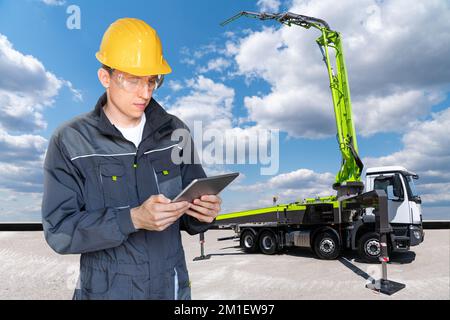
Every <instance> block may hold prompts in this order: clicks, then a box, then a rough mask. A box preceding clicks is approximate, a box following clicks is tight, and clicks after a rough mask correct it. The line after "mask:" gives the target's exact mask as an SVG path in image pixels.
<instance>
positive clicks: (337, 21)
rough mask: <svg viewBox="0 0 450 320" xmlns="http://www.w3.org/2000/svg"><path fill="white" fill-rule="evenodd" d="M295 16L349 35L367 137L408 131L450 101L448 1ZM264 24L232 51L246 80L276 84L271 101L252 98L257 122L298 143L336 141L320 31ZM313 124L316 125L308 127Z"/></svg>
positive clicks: (307, 8)
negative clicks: (449, 93) (448, 95)
mask: <svg viewBox="0 0 450 320" xmlns="http://www.w3.org/2000/svg"><path fill="white" fill-rule="evenodd" d="M289 11H290V12H294V13H299V14H304V15H308V16H314V17H318V18H323V19H325V20H326V21H328V22H329V24H330V26H331V28H332V29H335V30H337V31H339V32H341V34H342V36H343V44H344V51H345V57H346V64H347V68H348V71H349V83H350V87H351V91H352V100H353V106H354V113H355V117H356V119H357V120H358V121H356V123H355V124H356V127H357V130H358V131H361V133H362V134H364V135H371V134H375V133H377V132H392V131H394V132H399V131H400V132H405V130H407V129H408V127H409V124H410V123H411V122H413V121H415V120H417V119H418V118H419V119H420V118H422V119H423V117H424V116H425V115H426V114H427V113H428V112H429V111H430V110H431V106H433V105H434V104H436V103H439V102H440V101H442V98H443V96H444V95H443V92H445V87H446V86H447V85H448V83H449V82H450V60H449V59H448V58H447V57H448V56H450V47H449V46H448V45H447V43H449V42H450V33H448V32H447V31H446V30H449V28H450V10H449V7H448V5H447V4H446V2H445V1H439V0H430V1H427V2H426V4H425V3H422V2H411V1H406V0H399V1H378V2H374V1H372V0H362V1H360V0H358V1H355V0H344V1H340V2H339V7H336V5H335V1H332V0H323V1H300V0H298V1H293V5H292V6H291V8H289ZM406 12H407V14H405V13H406ZM350 13H351V14H350ZM236 23H239V22H235V24H236ZM258 23H259V25H260V26H261V29H260V31H256V32H251V33H250V34H249V35H248V36H245V37H243V38H241V39H239V40H237V41H236V40H235V41H232V42H230V41H228V43H227V44H226V48H227V51H228V53H227V54H228V55H229V56H232V57H234V58H235V61H236V64H237V68H238V72H239V73H240V74H241V75H244V76H246V77H247V78H248V79H252V78H260V79H263V80H265V81H267V82H268V83H269V84H270V85H271V90H270V92H269V93H267V94H266V95H258V96H250V97H247V98H246V99H245V107H246V108H247V109H248V111H249V120H250V121H255V122H256V123H260V124H262V125H268V124H269V125H271V126H273V127H278V128H283V129H284V130H286V131H287V132H288V133H289V135H291V136H296V137H308V138H320V137H323V136H327V135H332V134H334V132H335V129H334V119H333V118H334V114H333V111H332V101H331V94H330V90H329V84H328V75H327V73H326V69H325V66H324V64H323V61H322V57H321V54H320V51H319V50H318V48H317V45H316V44H315V38H317V37H318V36H319V32H318V31H317V30H315V29H312V28H311V29H309V30H305V29H303V28H301V27H297V26H292V27H286V26H280V27H279V28H277V29H274V28H267V27H264V26H265V25H267V24H264V22H263V21H259V20H255V24H258ZM257 28H259V27H257ZM232 30H233V29H231V28H230V30H227V31H232ZM431 35H432V36H431ZM276 112H278V114H277V115H276V116H275V118H273V117H271V116H273V115H274V114H275V113H276ZM393 118H395V120H393ZM311 121H312V122H314V123H315V125H308V124H309V123H310V122H311ZM398 121H402V125H398ZM380 124H382V125H380Z"/></svg>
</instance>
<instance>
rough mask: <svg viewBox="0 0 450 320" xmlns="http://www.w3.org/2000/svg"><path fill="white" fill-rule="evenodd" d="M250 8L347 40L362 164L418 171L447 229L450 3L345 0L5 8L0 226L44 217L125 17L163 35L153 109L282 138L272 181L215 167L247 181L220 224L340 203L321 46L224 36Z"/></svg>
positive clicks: (428, 214) (253, 29) (285, 35)
mask: <svg viewBox="0 0 450 320" xmlns="http://www.w3.org/2000/svg"><path fill="white" fill-rule="evenodd" d="M70 5H76V6H78V7H79V9H80V12H81V28H80V29H73V30H70V29H68V28H67V26H66V20H67V19H68V18H69V16H70V14H68V13H67V12H66V10H67V8H68V7H69V6H70ZM241 10H249V11H271V12H277V11H279V12H282V11H292V12H296V13H300V14H305V15H311V16H316V17H319V18H323V19H325V20H326V21H328V22H329V24H330V25H331V27H332V28H334V29H335V30H338V31H340V32H341V33H342V35H343V38H344V49H345V53H346V62H347V67H348V71H349V81H350V87H351V92H352V101H353V106H354V113H355V123H356V128H357V131H358V142H359V149H360V154H361V156H362V157H363V159H364V161H365V163H366V164H367V165H370V166H372V165H387V164H399V165H405V166H407V167H408V168H409V169H411V170H414V171H416V172H418V173H419V175H421V176H422V177H423V179H422V180H421V185H419V190H420V191H421V194H422V196H423V200H424V215H425V216H424V218H425V219H433V218H450V210H449V209H450V174H449V170H450V140H449V139H450V138H449V137H450V132H449V128H450V108H449V106H450V94H449V93H450V90H449V84H450V59H448V57H449V56H450V46H449V43H450V31H448V30H450V8H449V3H448V2H447V1H445V0H441V1H439V0H432V1H426V2H425V1H422V2H418V3H416V2H411V1H406V0H397V1H388V2H383V1H381V2H380V1H371V0H362V1H360V0H345V1H342V2H340V7H339V8H336V6H335V4H334V3H333V1H331V0H324V1H301V0H298V1H297V0H293V1H278V0H260V1H237V0H235V1H224V0H218V1H213V2H212V1H206V0H196V1H182V0H168V1H132V0H130V1H103V0H95V1H70V2H67V1H59V0H19V1H13V0H0V58H1V59H0V73H1V74H2V75H4V76H5V77H4V79H3V81H2V80H0V109H1V114H2V115H1V116H0V173H1V174H2V176H3V179H2V181H0V197H2V198H3V199H4V201H3V203H2V206H1V207H0V221H37V220H39V219H40V211H39V210H40V197H41V192H42V169H41V168H42V159H43V155H44V153H45V149H46V144H47V141H48V139H49V138H50V136H51V134H52V132H53V131H54V130H55V128H56V127H58V126H59V125H60V124H61V123H63V122H64V121H66V120H68V119H70V118H72V117H74V116H75V115H78V114H80V113H84V112H87V111H90V110H91V109H92V108H93V105H94V104H95V102H96V100H97V98H98V97H99V96H100V95H101V94H102V92H103V90H102V87H101V86H100V84H99V82H98V80H97V76H96V71H97V68H98V66H99V64H98V61H97V60H96V59H95V56H94V54H95V52H96V51H97V50H98V47H99V44H100V41H101V37H102V35H103V33H104V31H105V30H106V28H107V27H108V25H109V24H110V23H112V22H113V21H115V20H116V19H118V18H121V17H135V18H140V19H143V20H145V21H146V22H147V23H149V24H150V25H151V26H152V27H154V28H155V29H156V30H157V32H158V33H159V35H160V38H161V40H162V43H163V47H164V54H165V57H166V59H167V61H168V62H169V64H170V65H171V67H172V69H173V72H172V74H170V75H169V76H168V77H167V78H166V81H165V84H164V86H163V87H162V88H161V89H160V90H158V92H157V94H156V96H155V98H156V99H157V100H158V101H160V102H161V103H162V105H163V106H164V107H165V108H166V109H168V110H169V112H173V113H174V114H176V115H178V116H180V117H181V118H182V119H183V120H185V121H186V122H187V123H188V124H192V123H193V121H195V120H203V121H204V123H205V126H206V127H207V128H218V129H220V130H230V131H232V132H235V133H236V134H237V135H238V136H245V135H248V134H251V133H252V132H253V131H252V130H256V129H261V128H264V129H279V130H280V166H279V170H278V172H277V173H276V174H274V175H273V176H262V175H261V174H260V166H259V165H250V164H244V165H212V166H206V169H207V172H208V173H210V174H215V173H221V172H228V171H235V170H237V171H240V172H241V173H242V177H241V178H240V180H239V181H237V182H236V183H235V185H234V186H233V187H232V188H230V189H229V190H227V191H226V192H224V194H223V197H224V200H225V202H224V211H225V212H229V211H234V210H243V209H247V208H255V207H258V206H264V205H270V204H271V199H272V196H273V195H277V196H279V197H280V201H281V202H289V201H294V200H298V199H302V198H304V197H310V196H316V195H325V194H327V193H330V192H332V191H331V188H330V186H331V184H332V183H333V180H334V175H335V173H336V172H337V170H338V168H339V165H340V154H339V151H338V148H337V144H336V140H335V138H334V134H335V133H334V132H335V128H334V116H333V113H332V104H331V97H330V93H329V88H328V82H327V74H326V70H325V67H324V66H323V62H322V61H321V56H320V52H319V50H318V47H317V46H316V45H315V43H314V40H315V38H316V37H317V36H318V34H317V32H315V31H313V30H305V29H302V28H295V27H292V28H288V27H282V26H280V25H277V24H275V23H271V22H265V23H263V22H261V21H257V20H253V19H244V18H242V19H240V20H238V21H236V22H234V23H233V24H229V25H227V26H226V27H221V26H220V25H219V23H220V22H222V21H223V20H225V19H227V18H229V17H231V16H232V15H234V14H235V13H237V12H239V11H241ZM406 13H407V14H406ZM205 110H207V111H205ZM243 191H244V192H243Z"/></svg>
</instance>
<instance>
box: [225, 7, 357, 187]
mask: <svg viewBox="0 0 450 320" xmlns="http://www.w3.org/2000/svg"><path fill="white" fill-rule="evenodd" d="M242 16H245V17H251V18H257V19H260V20H276V21H278V22H280V23H282V24H285V25H288V26H291V25H293V24H294V25H298V26H300V27H303V28H306V29H309V28H311V27H313V28H316V29H318V30H319V31H320V32H321V33H322V34H321V36H320V37H319V38H317V40H316V42H317V44H318V45H319V47H320V50H321V52H322V55H323V60H324V62H325V64H326V66H327V70H328V76H329V81H330V89H331V95H332V98H333V105H334V113H335V116H336V129H337V140H338V143H339V149H340V151H341V154H342V165H341V168H340V170H339V172H338V174H337V175H336V183H335V184H334V186H335V187H336V186H340V185H342V184H346V183H347V182H359V181H361V180H360V178H361V171H362V169H363V163H362V161H361V159H360V158H359V155H358V144H357V141H356V133H355V126H354V124H353V119H352V105H351V101H350V89H349V86H348V78H347V69H346V67H345V61H344V52H343V50H342V41H341V35H340V34H339V32H336V31H333V30H331V29H330V27H329V25H328V24H327V23H326V22H325V21H324V20H321V19H317V18H313V17H308V16H303V15H298V14H294V13H291V12H287V13H280V14H272V13H256V12H248V11H242V12H240V13H238V14H237V15H235V16H233V17H231V18H230V19H228V20H226V21H224V22H223V23H222V24H221V25H225V24H227V23H230V22H232V21H234V20H236V19H238V18H240V17H242ZM330 48H331V49H334V53H335V54H334V58H335V66H336V68H335V69H336V71H334V69H333V67H332V64H331V62H330V54H329V49H330Z"/></svg>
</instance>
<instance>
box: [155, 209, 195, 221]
mask: <svg viewBox="0 0 450 320" xmlns="http://www.w3.org/2000/svg"><path fill="white" fill-rule="evenodd" d="M187 209H189V206H188V207H183V208H180V209H178V210H173V211H159V212H157V213H155V214H154V215H153V220H154V221H155V222H160V221H162V220H165V219H170V218H173V217H175V218H176V219H178V218H179V217H180V216H181V215H183V213H184V212H186V210H187Z"/></svg>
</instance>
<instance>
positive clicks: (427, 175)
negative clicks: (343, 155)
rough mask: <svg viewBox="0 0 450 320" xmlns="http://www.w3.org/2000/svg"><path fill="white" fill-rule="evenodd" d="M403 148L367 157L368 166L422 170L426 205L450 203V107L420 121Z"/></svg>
mask: <svg viewBox="0 0 450 320" xmlns="http://www.w3.org/2000/svg"><path fill="white" fill-rule="evenodd" d="M402 142H403V149H402V150H400V151H398V152H394V153H392V154H390V155H387V156H384V157H379V158H373V157H368V158H365V159H363V162H364V164H365V165H366V166H367V167H375V166H383V165H402V166H404V167H406V168H407V169H409V170H412V171H415V172H417V173H418V174H419V176H420V179H419V181H418V190H419V192H420V193H421V195H422V198H423V200H424V205H443V204H450V198H449V194H450V193H449V190H450V173H449V172H450V107H449V108H447V109H445V110H443V111H441V112H438V113H435V114H433V116H432V119H431V120H427V121H422V122H416V123H415V125H413V126H411V128H409V130H408V132H406V133H405V134H404V135H403V138H402Z"/></svg>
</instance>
